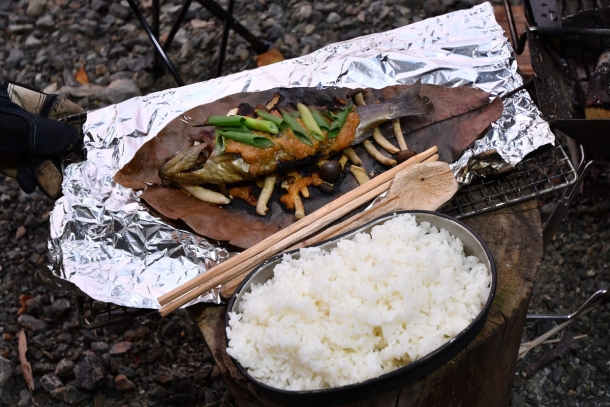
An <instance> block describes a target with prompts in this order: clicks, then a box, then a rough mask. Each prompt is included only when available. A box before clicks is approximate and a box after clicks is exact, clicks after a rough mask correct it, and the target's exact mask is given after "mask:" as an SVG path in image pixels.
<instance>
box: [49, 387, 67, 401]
mask: <svg viewBox="0 0 610 407" xmlns="http://www.w3.org/2000/svg"><path fill="white" fill-rule="evenodd" d="M67 393H68V389H66V388H65V387H58V388H57V389H55V390H51V392H50V394H51V397H53V398H54V399H55V400H59V401H64V398H65V397H66V395H67Z"/></svg>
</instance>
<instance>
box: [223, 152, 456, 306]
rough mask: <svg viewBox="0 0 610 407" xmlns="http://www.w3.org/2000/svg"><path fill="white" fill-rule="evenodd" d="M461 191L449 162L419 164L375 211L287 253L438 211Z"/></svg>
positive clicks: (229, 287)
mask: <svg viewBox="0 0 610 407" xmlns="http://www.w3.org/2000/svg"><path fill="white" fill-rule="evenodd" d="M457 189H458V184H457V182H456V180H455V177H454V176H453V173H452V172H451V169H450V168H449V165H448V164H447V163H444V162H423V163H421V164H415V165H413V166H411V167H408V168H405V169H403V170H402V171H399V172H398V173H396V175H395V176H394V180H393V181H392V184H391V185H390V188H389V190H388V192H387V195H386V197H385V198H383V199H382V200H381V201H380V202H378V203H377V204H375V205H374V206H373V207H372V208H370V209H368V210H366V211H364V212H360V213H359V214H357V215H354V216H352V217H350V218H349V219H347V220H345V221H343V222H341V223H339V224H337V225H334V226H331V227H330V228H327V229H324V230H322V231H321V232H319V233H318V234H316V235H315V236H313V237H310V238H308V239H306V240H304V241H302V242H300V243H298V244H296V245H294V246H292V247H290V248H288V249H287V251H290V250H294V249H298V248H301V247H306V246H310V245H314V244H316V243H319V242H322V241H324V240H326V239H330V238H332V237H334V236H337V235H339V234H341V233H344V232H347V231H348V230H351V229H355V228H357V227H359V226H362V225H364V224H365V223H367V222H370V221H372V220H373V219H376V218H378V217H380V216H382V215H385V214H387V213H391V212H397V211H402V210H410V209H411V210H412V209H420V210H429V211H434V210H436V209H438V208H440V207H441V206H442V205H443V204H444V203H445V202H447V201H449V200H450V199H451V198H452V197H453V195H455V193H456V192H457ZM250 271H252V269H249V270H247V271H245V272H244V273H242V274H240V275H238V276H237V277H234V278H233V279H231V280H230V281H228V282H226V283H224V284H223V285H222V286H221V288H220V294H221V295H222V296H223V297H225V298H227V297H230V296H231V295H232V294H233V292H234V291H235V289H237V287H238V286H239V284H240V283H241V282H242V280H243V279H244V278H245V277H246V276H247V275H248V274H249V273H250Z"/></svg>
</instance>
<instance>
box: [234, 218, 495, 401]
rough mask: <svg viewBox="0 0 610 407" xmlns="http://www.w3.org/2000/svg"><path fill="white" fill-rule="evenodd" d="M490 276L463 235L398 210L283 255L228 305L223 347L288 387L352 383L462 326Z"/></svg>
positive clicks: (253, 371)
mask: <svg viewBox="0 0 610 407" xmlns="http://www.w3.org/2000/svg"><path fill="white" fill-rule="evenodd" d="M490 284H491V277H490V276H489V273H488V271H487V267H486V266H485V265H483V264H481V263H480V262H479V259H478V258H477V257H474V256H465V255H464V249H463V245H462V242H461V241H460V240H459V239H458V238H456V237H454V236H451V235H450V234H449V233H448V232H447V231H446V230H444V229H441V230H438V229H437V228H436V227H431V226H430V224H429V223H427V222H422V223H421V224H420V225H417V223H416V222H415V217H414V216H412V215H410V214H403V215H400V216H397V217H395V218H392V219H390V220H388V221H387V222H385V223H384V224H382V225H377V226H375V227H374V228H373V229H372V230H371V233H370V234H368V233H359V234H357V235H355V236H354V237H353V238H352V239H342V240H340V241H339V242H338V243H337V248H335V249H333V250H331V251H323V250H321V249H319V248H305V249H301V251H300V258H299V259H296V260H295V259H292V258H291V257H290V256H288V255H284V258H283V260H282V262H281V263H279V264H278V265H276V267H275V269H274V277H273V278H272V279H270V280H268V281H266V282H265V283H264V284H262V285H261V284H256V285H253V286H252V287H251V291H250V292H248V293H245V294H244V295H243V297H242V302H241V304H240V307H239V310H238V311H239V313H229V328H227V337H228V338H229V346H228V348H227V353H229V355H231V356H232V357H233V358H235V359H236V360H237V361H238V362H239V363H240V364H241V365H242V366H243V367H244V368H246V369H247V370H248V372H249V373H250V375H251V376H252V377H253V378H255V379H256V380H258V381H260V382H262V383H265V384H267V385H269V386H272V387H275V388H279V389H286V390H313V389H321V388H327V387H337V386H343V385H347V384H352V383H358V382H361V381H364V380H367V379H371V378H374V377H377V376H379V375H381V374H384V373H387V372H390V371H392V370H394V369H397V368H399V367H401V366H404V365H406V364H408V363H410V362H412V361H414V360H416V359H418V358H421V357H422V356H425V355H426V354H428V353H430V352H432V351H433V350H435V349H437V348H438V347H439V346H441V345H443V344H444V343H445V342H447V341H449V340H450V339H451V338H453V337H454V336H456V335H457V334H458V333H459V332H460V331H462V330H463V329H465V328H466V327H467V326H468V324H469V323H470V322H471V321H472V320H473V319H474V318H475V317H476V316H477V315H478V314H479V312H480V311H481V309H482V308H483V306H484V304H485V301H486V300H487V297H488V296H489V290H490Z"/></svg>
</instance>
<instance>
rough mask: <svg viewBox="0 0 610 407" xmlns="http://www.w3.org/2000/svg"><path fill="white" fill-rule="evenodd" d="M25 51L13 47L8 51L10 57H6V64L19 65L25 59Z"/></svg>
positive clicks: (10, 65)
mask: <svg viewBox="0 0 610 407" xmlns="http://www.w3.org/2000/svg"><path fill="white" fill-rule="evenodd" d="M23 56H24V55H23V51H22V50H20V49H19V48H11V50H10V51H9V53H8V58H7V59H6V64H7V65H8V66H9V67H14V66H18V65H19V63H20V62H21V60H22V59H23Z"/></svg>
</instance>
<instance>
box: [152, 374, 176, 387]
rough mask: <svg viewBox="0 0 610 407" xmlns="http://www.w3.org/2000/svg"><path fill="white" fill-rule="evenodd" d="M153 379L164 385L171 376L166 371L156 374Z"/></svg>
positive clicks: (169, 380) (170, 379)
mask: <svg viewBox="0 0 610 407" xmlns="http://www.w3.org/2000/svg"><path fill="white" fill-rule="evenodd" d="M153 380H154V381H155V382H156V383H158V384H162V385H166V384H168V383H169V382H171V381H172V376H171V375H169V374H167V373H161V374H158V375H156V376H155V377H154V378H153Z"/></svg>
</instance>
